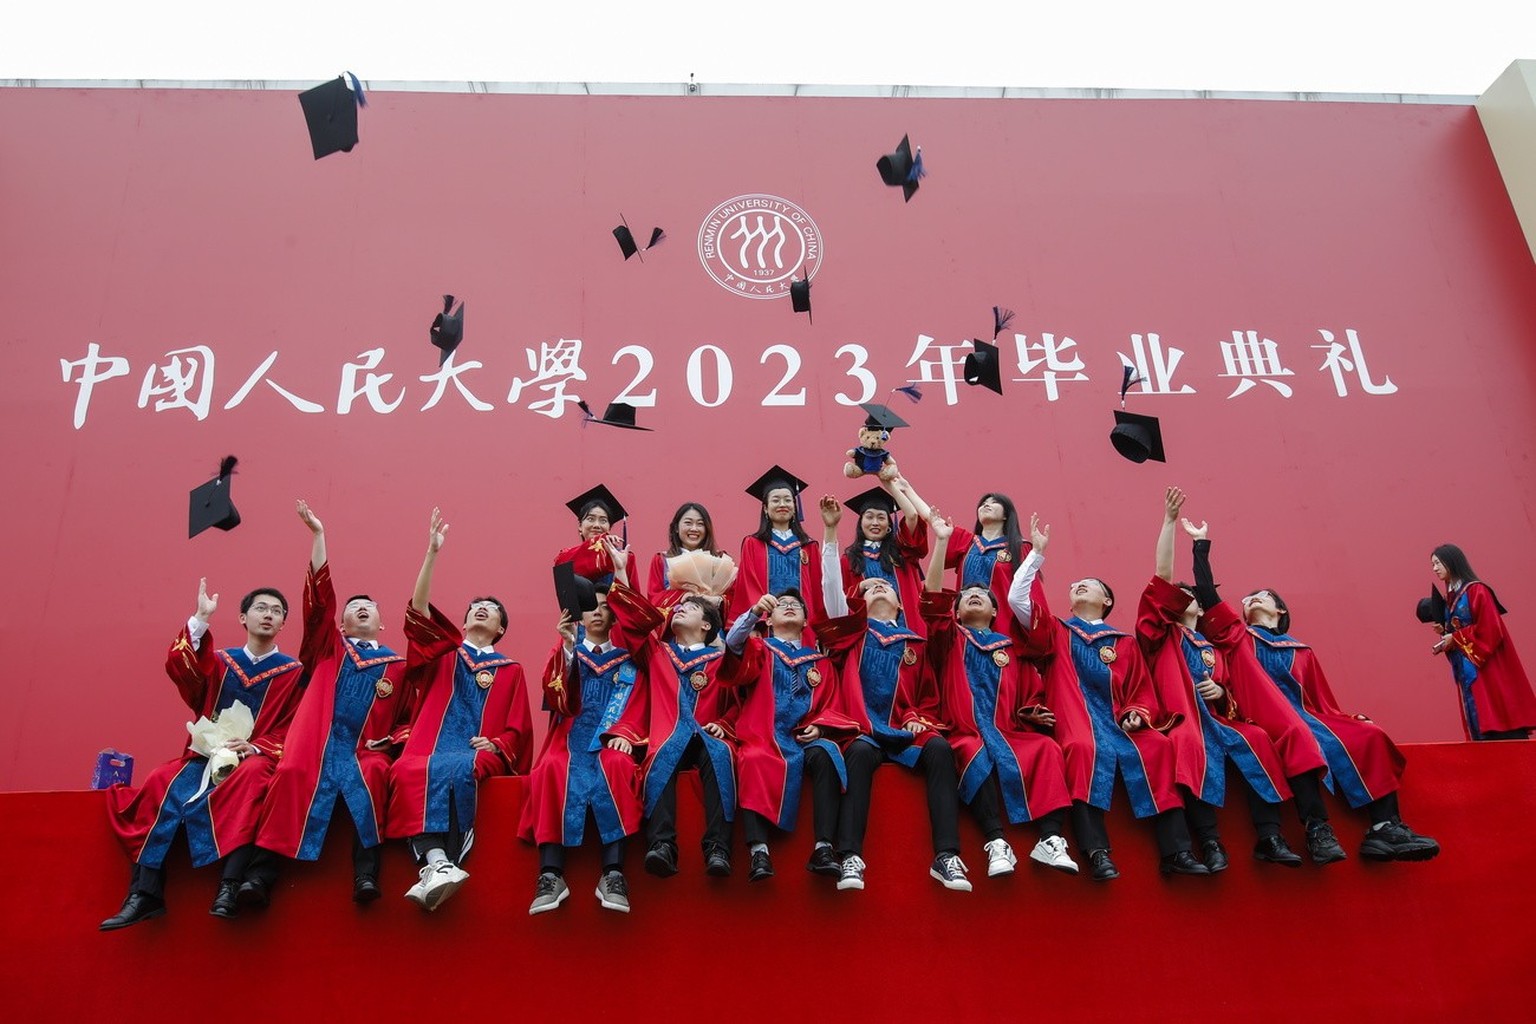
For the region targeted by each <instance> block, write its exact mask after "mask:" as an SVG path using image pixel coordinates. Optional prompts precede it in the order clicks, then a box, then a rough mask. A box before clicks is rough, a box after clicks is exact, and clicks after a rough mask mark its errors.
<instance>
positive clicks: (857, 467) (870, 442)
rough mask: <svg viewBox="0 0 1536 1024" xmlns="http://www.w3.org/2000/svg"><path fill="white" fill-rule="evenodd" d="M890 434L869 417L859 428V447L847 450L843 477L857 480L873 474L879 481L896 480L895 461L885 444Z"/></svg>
mask: <svg viewBox="0 0 1536 1024" xmlns="http://www.w3.org/2000/svg"><path fill="white" fill-rule="evenodd" d="M890 439H891V432H890V431H889V430H886V429H885V427H883V426H881V425H880V423H879V422H878V421H876V419H875V418H874V417H873V416H871V417H870V418H869V419H868V420H865V421H864V425H863V426H862V427H860V428H859V446H858V447H857V448H850V449H848V461H847V462H845V463H844V464H843V476H846V477H848V478H849V479H850V480H857V479H858V478H859V477H861V476H864V475H866V474H874V475H875V476H876V477H878V478H879V479H881V480H894V479H895V478H896V473H897V470H896V460H895V459H894V458H893V457H892V455H891V452H890V450H889V449H887V448H886V444H887V443H888V442H889V441H890Z"/></svg>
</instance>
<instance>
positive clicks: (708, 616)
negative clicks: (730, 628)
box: [677, 594, 725, 644]
mask: <svg viewBox="0 0 1536 1024" xmlns="http://www.w3.org/2000/svg"><path fill="white" fill-rule="evenodd" d="M677 603H678V604H680V605H684V604H692V605H697V606H698V607H699V608H700V609H701V610H702V611H703V612H704V642H705V643H706V644H712V643H714V642H715V638H716V637H718V636H719V635H720V630H721V628H722V627H723V626H724V624H725V623H724V621H723V620H722V619H721V618H720V609H718V608H716V607H715V606H714V605H712V604H710V603H709V602H708V601H706V600H704V598H703V597H701V596H699V595H698V594H689V595H688V596H687V597H685V598H683V599H682V600H681V601H679V602H677Z"/></svg>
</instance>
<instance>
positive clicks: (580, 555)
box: [553, 537, 640, 583]
mask: <svg viewBox="0 0 1536 1024" xmlns="http://www.w3.org/2000/svg"><path fill="white" fill-rule="evenodd" d="M561 562H570V563H571V568H572V569H574V570H575V572H576V575H578V576H585V577H586V578H587V579H589V580H591V581H592V582H593V583H603V582H606V581H608V580H610V579H611V578H612V577H613V557H612V556H611V555H610V554H609V552H608V545H607V544H606V543H605V542H604V540H603V538H602V537H599V538H597V539H596V540H593V541H582V542H581V543H580V544H575V545H572V546H571V547H568V548H566V549H565V550H564V551H562V552H560V553H559V554H558V555H556V556H555V561H554V563H553V564H555V565H559V564H560V563H561ZM635 566H636V562H635V553H634V552H633V551H631V552H629V553H628V555H627V556H626V557H625V560H624V568H625V570H626V571H627V572H628V573H629V578H630V579H632V580H637V579H639V578H640V572H639V570H638V569H636V568H635Z"/></svg>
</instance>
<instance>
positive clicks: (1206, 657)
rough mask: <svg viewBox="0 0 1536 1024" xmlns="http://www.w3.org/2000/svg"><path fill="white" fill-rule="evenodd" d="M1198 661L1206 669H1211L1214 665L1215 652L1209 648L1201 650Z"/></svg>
mask: <svg viewBox="0 0 1536 1024" xmlns="http://www.w3.org/2000/svg"><path fill="white" fill-rule="evenodd" d="M1200 661H1201V662H1202V663H1204V665H1205V667H1206V668H1213V667H1214V666H1215V664H1216V652H1215V651H1213V650H1211V649H1210V648H1209V647H1206V648H1203V649H1202V650H1201V651H1200Z"/></svg>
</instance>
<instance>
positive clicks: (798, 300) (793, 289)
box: [789, 274, 816, 325]
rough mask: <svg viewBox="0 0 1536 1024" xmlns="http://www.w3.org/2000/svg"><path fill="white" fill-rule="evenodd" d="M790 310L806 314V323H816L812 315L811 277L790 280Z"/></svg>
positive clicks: (807, 275)
mask: <svg viewBox="0 0 1536 1024" xmlns="http://www.w3.org/2000/svg"><path fill="white" fill-rule="evenodd" d="M789 308H790V310H791V311H792V312H795V313H804V314H805V320H806V323H809V324H813V325H814V324H815V323H816V318H815V317H813V316H812V315H811V275H809V274H806V275H805V276H804V277H791V278H790V279H789Z"/></svg>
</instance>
